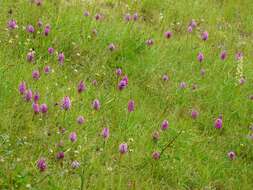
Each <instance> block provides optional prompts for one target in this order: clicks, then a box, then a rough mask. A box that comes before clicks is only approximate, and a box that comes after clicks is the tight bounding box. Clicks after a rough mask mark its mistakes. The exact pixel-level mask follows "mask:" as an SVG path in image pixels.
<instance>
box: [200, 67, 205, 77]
mask: <svg viewBox="0 0 253 190" xmlns="http://www.w3.org/2000/svg"><path fill="white" fill-rule="evenodd" d="M200 74H201V76H204V75H205V74H206V70H205V69H203V68H202V69H201V70H200Z"/></svg>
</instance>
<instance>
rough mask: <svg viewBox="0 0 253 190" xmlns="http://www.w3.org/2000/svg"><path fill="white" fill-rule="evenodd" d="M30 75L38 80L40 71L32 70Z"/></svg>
mask: <svg viewBox="0 0 253 190" xmlns="http://www.w3.org/2000/svg"><path fill="white" fill-rule="evenodd" d="M32 77H33V78H34V79H35V80H38V79H39V78H40V72H39V71H38V70H34V71H33V72H32Z"/></svg>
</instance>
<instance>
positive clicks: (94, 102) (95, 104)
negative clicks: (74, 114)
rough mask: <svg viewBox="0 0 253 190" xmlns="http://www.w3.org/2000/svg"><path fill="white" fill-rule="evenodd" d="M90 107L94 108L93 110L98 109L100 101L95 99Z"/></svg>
mask: <svg viewBox="0 0 253 190" xmlns="http://www.w3.org/2000/svg"><path fill="white" fill-rule="evenodd" d="M92 107H93V109H95V110H97V111H98V110H99V109H100V102H99V100H98V99H95V100H94V101H93V103H92Z"/></svg>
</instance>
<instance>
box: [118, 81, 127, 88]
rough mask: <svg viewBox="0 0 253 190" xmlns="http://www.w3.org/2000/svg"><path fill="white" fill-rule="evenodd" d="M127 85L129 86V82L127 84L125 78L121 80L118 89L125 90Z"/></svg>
mask: <svg viewBox="0 0 253 190" xmlns="http://www.w3.org/2000/svg"><path fill="white" fill-rule="evenodd" d="M126 86H127V84H126V81H125V80H121V81H119V84H118V89H119V90H123V89H124V88H126Z"/></svg>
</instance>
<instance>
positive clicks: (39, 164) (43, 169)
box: [37, 158, 47, 172]
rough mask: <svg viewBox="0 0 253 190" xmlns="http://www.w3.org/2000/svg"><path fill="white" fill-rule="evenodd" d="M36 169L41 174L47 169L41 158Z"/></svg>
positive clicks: (44, 161)
mask: <svg viewBox="0 0 253 190" xmlns="http://www.w3.org/2000/svg"><path fill="white" fill-rule="evenodd" d="M37 168H38V169H39V170H40V171H41V172H43V171H45V170H46V169H47V164H46V160H45V159H44V158H41V159H39V160H38V161H37Z"/></svg>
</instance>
